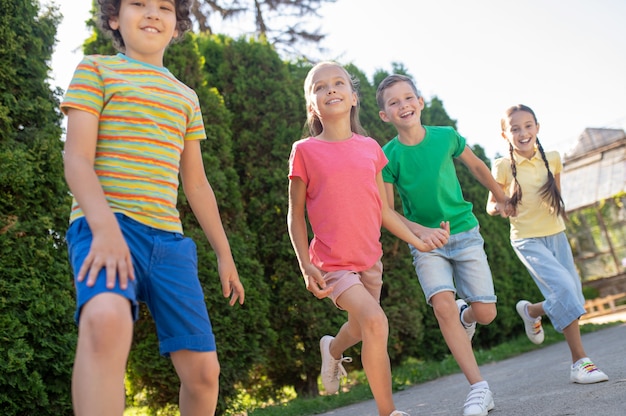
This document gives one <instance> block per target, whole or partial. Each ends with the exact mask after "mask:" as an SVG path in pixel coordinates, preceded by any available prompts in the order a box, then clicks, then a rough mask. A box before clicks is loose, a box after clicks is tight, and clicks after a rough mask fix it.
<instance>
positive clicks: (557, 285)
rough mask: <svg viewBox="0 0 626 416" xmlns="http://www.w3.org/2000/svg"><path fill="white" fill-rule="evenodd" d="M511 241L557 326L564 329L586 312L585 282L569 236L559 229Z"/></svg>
mask: <svg viewBox="0 0 626 416" xmlns="http://www.w3.org/2000/svg"><path fill="white" fill-rule="evenodd" d="M511 245H512V246H513V250H514V251H515V253H516V254H517V257H519V259H520V260H521V262H522V263H524V266H526V269H528V272H529V273H530V275H531V276H532V278H533V280H534V281H535V283H536V284H537V287H538V288H539V290H540V291H541V294H542V295H543V297H544V299H545V302H544V303H543V310H544V311H545V312H546V315H548V318H550V321H551V322H552V325H553V326H554V329H556V330H557V331H558V332H563V329H565V328H566V327H567V326H569V324H571V323H572V322H574V320H576V319H578V318H580V317H581V316H582V315H583V314H584V313H585V307H584V305H585V298H584V296H583V291H582V284H581V282H580V277H579V276H578V271H577V270H576V266H575V264H574V258H573V256H572V248H571V247H570V245H569V241H568V240H567V236H566V235H565V233H564V232H560V233H558V234H554V235H550V236H547V237H535V238H520V239H518V240H511Z"/></svg>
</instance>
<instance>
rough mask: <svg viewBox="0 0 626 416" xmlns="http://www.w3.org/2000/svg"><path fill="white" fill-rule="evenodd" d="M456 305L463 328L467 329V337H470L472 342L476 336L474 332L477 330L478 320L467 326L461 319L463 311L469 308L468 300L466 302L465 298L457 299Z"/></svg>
mask: <svg viewBox="0 0 626 416" xmlns="http://www.w3.org/2000/svg"><path fill="white" fill-rule="evenodd" d="M456 306H457V308H459V320H460V321H461V325H463V329H465V333H466V334H467V337H468V338H469V340H470V342H472V338H474V333H475V332H476V322H473V323H472V324H471V325H470V326H467V325H465V324H464V323H463V320H462V319H461V315H462V314H463V311H464V310H465V309H467V308H469V306H468V305H467V302H465V301H464V300H463V299H457V300H456Z"/></svg>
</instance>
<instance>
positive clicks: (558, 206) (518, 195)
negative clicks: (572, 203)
mask: <svg viewBox="0 0 626 416" xmlns="http://www.w3.org/2000/svg"><path fill="white" fill-rule="evenodd" d="M518 111H525V112H527V113H529V114H530V115H532V116H533V119H534V120H535V124H537V116H536V115H535V112H534V111H533V110H532V109H531V108H530V107H528V106H526V105H524V104H518V105H514V106H512V107H509V108H508V109H507V110H506V111H505V112H504V117H503V118H502V120H500V127H501V128H502V131H503V132H505V131H506V128H507V126H508V124H509V119H510V118H511V116H512V115H513V114H514V113H516V112H518ZM536 141H537V149H538V150H539V153H540V154H541V159H543V163H544V165H545V166H546V170H547V171H548V179H547V181H546V183H545V184H544V185H543V186H542V187H541V189H539V194H540V195H541V197H542V198H543V199H544V200H545V201H546V202H547V203H548V205H549V206H550V207H551V208H552V209H553V211H554V213H555V214H556V215H562V216H563V217H565V205H564V203H563V198H562V197H561V192H559V188H558V186H557V185H556V180H555V179H554V175H553V174H552V171H550V165H549V164H548V159H547V158H546V153H545V152H544V150H543V146H542V145H541V142H539V138H538V137H537V140H536ZM513 151H514V148H513V145H512V144H511V143H510V142H509V158H510V160H511V171H512V172H513V193H512V194H511V205H513V206H514V207H517V205H518V204H519V203H521V202H522V187H521V186H520V184H519V182H518V181H517V166H516V165H515V158H514V157H513Z"/></svg>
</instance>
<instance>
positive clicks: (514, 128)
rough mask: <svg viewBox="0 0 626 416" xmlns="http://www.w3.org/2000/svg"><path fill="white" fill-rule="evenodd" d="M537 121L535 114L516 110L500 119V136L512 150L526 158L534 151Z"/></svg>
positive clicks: (537, 131) (537, 127) (537, 128)
mask: <svg viewBox="0 0 626 416" xmlns="http://www.w3.org/2000/svg"><path fill="white" fill-rule="evenodd" d="M537 133H539V123H537V120H536V119H535V116H534V115H533V114H532V113H530V112H528V111H524V110H517V111H514V112H512V113H510V114H509V115H508V116H506V117H505V118H503V119H502V137H504V138H505V139H506V140H507V141H508V142H509V144H510V145H511V146H512V147H513V150H514V151H515V152H516V153H517V154H519V155H520V156H523V157H525V158H527V159H530V158H531V157H532V156H533V155H534V154H535V151H536V146H537Z"/></svg>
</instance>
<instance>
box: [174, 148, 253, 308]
mask: <svg viewBox="0 0 626 416" xmlns="http://www.w3.org/2000/svg"><path fill="white" fill-rule="evenodd" d="M180 176H181V179H182V183H183V190H184V192H185V196H186V197H187V200H188V201H189V205H190V206H191V209H192V211H193V213H194V215H195V216H196V218H197V219H198V223H199V224H200V227H202V231H204V235H206V237H207V239H208V240H209V243H210V244H211V247H213V250H215V254H216V255H217V265H218V273H219V275H220V280H221V282H222V294H223V295H224V297H225V298H227V297H229V296H230V305H231V306H232V305H234V304H235V302H236V301H237V300H239V304H240V305H241V304H243V302H244V298H245V293H244V288H243V285H242V284H241V281H240V280H239V273H238V272H237V267H236V266H235V261H234V260H233V256H232V253H231V251H230V245H229V244H228V238H227V237H226V232H225V231H224V226H223V225H222V219H221V218H220V213H219V209H218V206H217V201H216V200H215V194H214V193H213V188H211V184H210V183H209V181H208V179H207V177H206V173H205V171H204V165H203V162H202V153H201V151H200V141H199V140H189V141H186V142H185V149H184V150H183V153H182V155H181V160H180Z"/></svg>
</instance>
